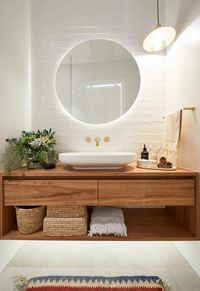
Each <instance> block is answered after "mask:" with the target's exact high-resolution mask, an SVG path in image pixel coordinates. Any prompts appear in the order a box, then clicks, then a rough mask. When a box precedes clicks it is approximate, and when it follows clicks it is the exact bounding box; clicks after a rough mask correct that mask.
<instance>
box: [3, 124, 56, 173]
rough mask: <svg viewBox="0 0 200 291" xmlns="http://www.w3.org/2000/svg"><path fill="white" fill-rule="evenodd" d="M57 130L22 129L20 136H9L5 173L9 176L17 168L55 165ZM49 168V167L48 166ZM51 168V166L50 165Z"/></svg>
mask: <svg viewBox="0 0 200 291" xmlns="http://www.w3.org/2000/svg"><path fill="white" fill-rule="evenodd" d="M54 134H55V132H53V131H52V130H51V128H50V129H49V130H46V129H44V130H43V131H40V130H37V131H30V132H28V131H22V134H21V136H20V137H19V138H8V139H6V142H8V148H7V157H8V158H7V159H8V160H7V162H6V165H5V173H6V174H7V175H8V176H9V175H10V174H11V171H12V170H14V169H16V168H19V167H20V168H38V167H47V165H49V163H50V165H51V167H55V163H56V161H57V160H58V154H57V152H56V151H55V145H56V140H55V138H54ZM47 168H48V167H47ZM49 168H50V167H49Z"/></svg>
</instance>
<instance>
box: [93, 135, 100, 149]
mask: <svg viewBox="0 0 200 291" xmlns="http://www.w3.org/2000/svg"><path fill="white" fill-rule="evenodd" d="M94 140H95V142H96V146H97V147H98V146H99V143H100V140H101V139H100V137H98V136H97V137H95V139H94Z"/></svg>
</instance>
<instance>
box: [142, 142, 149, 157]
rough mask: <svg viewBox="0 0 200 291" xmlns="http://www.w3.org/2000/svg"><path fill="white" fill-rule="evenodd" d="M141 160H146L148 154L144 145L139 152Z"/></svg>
mask: <svg viewBox="0 0 200 291" xmlns="http://www.w3.org/2000/svg"><path fill="white" fill-rule="evenodd" d="M141 159H144V160H148V159H149V153H148V152H147V148H146V145H145V144H144V147H143V151H142V152H141Z"/></svg>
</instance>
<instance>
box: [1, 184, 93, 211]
mask: <svg viewBox="0 0 200 291" xmlns="http://www.w3.org/2000/svg"><path fill="white" fill-rule="evenodd" d="M59 204H62V205H65V204H66V205H88V206H89V205H97V181H96V180H87V181H83V180H15V181H11V182H9V181H6V182H5V183H4V205H59Z"/></svg>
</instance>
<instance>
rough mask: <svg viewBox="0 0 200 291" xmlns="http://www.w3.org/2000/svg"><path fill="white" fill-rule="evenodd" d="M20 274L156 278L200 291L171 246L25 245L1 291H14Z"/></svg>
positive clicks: (177, 289) (176, 288) (177, 288)
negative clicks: (15, 282) (13, 280)
mask: <svg viewBox="0 0 200 291" xmlns="http://www.w3.org/2000/svg"><path fill="white" fill-rule="evenodd" d="M19 274H24V275H26V276H28V277H31V276H38V275H53V274H57V275H102V276H103V275H104V276H118V275H157V276H159V277H161V278H162V279H163V280H164V281H166V282H167V283H168V284H169V285H170V286H171V287H172V290H173V291H189V290H190V289H192V290H193V291H200V287H199V286H200V285H199V280H200V279H199V277H198V276H197V274H196V273H195V272H194V270H193V269H192V268H191V266H190V265H189V264H188V263H187V262H186V261H185V259H184V257H183V256H182V255H181V253H180V252H179V251H178V250H177V248H176V247H175V246H174V244H173V243H171V242H157V243H156V242H123V243H122V242H69V241H68V242H67V241H66V242H64V241H62V242H48V241H41V242H26V243H25V244H24V246H23V247H22V248H21V249H20V250H19V251H18V253H17V254H16V255H15V257H14V258H13V259H12V260H11V261H10V263H9V264H8V265H7V267H6V268H5V270H4V272H2V273H1V274H0V291H13V289H12V288H13V286H12V277H13V276H14V275H19Z"/></svg>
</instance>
